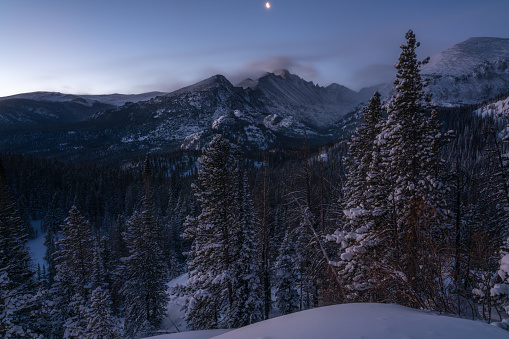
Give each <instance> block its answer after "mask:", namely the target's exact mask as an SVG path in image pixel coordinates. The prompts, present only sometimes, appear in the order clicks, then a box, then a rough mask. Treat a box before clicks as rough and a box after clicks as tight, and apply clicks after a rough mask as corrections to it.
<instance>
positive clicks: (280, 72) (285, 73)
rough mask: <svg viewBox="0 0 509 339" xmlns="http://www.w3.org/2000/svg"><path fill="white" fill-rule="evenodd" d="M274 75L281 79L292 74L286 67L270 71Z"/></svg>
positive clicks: (287, 77)
mask: <svg viewBox="0 0 509 339" xmlns="http://www.w3.org/2000/svg"><path fill="white" fill-rule="evenodd" d="M272 73H273V74H274V75H277V76H279V77H281V78H283V79H289V78H290V76H291V75H292V74H291V73H290V71H289V70H287V69H277V70H275V71H274V72H272Z"/></svg>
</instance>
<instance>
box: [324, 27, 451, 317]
mask: <svg viewBox="0 0 509 339" xmlns="http://www.w3.org/2000/svg"><path fill="white" fill-rule="evenodd" d="M405 38H406V40H407V44H406V45H402V46H401V49H402V52H401V54H400V57H399V61H398V63H397V64H396V65H395V67H396V69H397V76H396V80H395V81H394V84H395V90H394V94H393V96H392V98H391V99H390V101H389V103H388V105H387V119H386V120H385V121H382V122H379V123H377V120H379V119H380V117H381V108H380V102H379V101H378V100H377V99H376V97H374V98H373V99H372V100H371V102H370V105H369V106H368V107H367V108H366V110H365V113H368V115H367V119H369V122H368V120H367V121H365V124H364V125H363V127H361V129H360V131H358V133H357V134H356V135H355V136H354V137H353V139H352V143H351V147H352V150H350V151H349V157H350V159H349V161H348V162H347V164H348V165H349V166H348V167H349V170H350V171H351V173H349V179H348V181H347V185H346V187H345V190H346V192H345V197H346V199H347V200H346V207H347V209H346V210H345V215H346V217H347V221H348V223H347V224H346V225H344V227H343V228H342V229H339V230H338V231H337V232H336V233H335V234H333V235H331V236H330V237H329V240H334V241H336V242H338V243H339V244H341V254H340V256H341V258H340V260H339V261H338V262H337V266H338V267H339V270H338V272H339V273H340V274H341V275H342V276H343V278H344V280H345V282H346V284H345V285H346V286H345V290H346V291H345V297H346V298H347V300H348V299H353V300H356V299H357V300H358V298H359V297H360V299H361V300H364V299H366V298H367V297H368V295H369V298H373V296H374V297H375V299H381V300H390V301H392V302H399V303H403V304H406V305H409V306H414V307H431V308H441V309H443V307H447V306H444V305H445V304H444V303H442V301H443V300H438V299H440V298H442V297H443V295H442V291H443V289H440V288H439V286H437V284H439V283H441V282H442V281H443V280H442V279H440V277H439V275H440V274H441V271H440V265H441V262H440V261H441V260H442V254H443V253H440V249H441V248H443V246H440V244H439V241H438V235H439V233H440V228H441V227H442V226H443V224H444V220H445V216H446V214H447V210H446V208H445V207H446V203H445V193H446V186H445V184H444V183H443V182H442V181H441V176H440V175H441V173H442V166H443V160H442V158H441V149H442V146H443V145H444V144H445V142H446V140H447V137H446V136H444V135H443V134H442V132H441V125H440V124H439V122H438V117H437V114H436V112H434V110H433V107H432V105H431V95H430V94H428V93H426V92H425V90H424V89H425V87H426V86H427V82H426V81H425V80H424V79H422V78H421V74H420V69H421V66H422V65H424V64H426V63H427V62H428V59H425V60H424V61H418V60H417V56H416V53H415V50H416V48H417V47H419V43H418V42H417V41H416V39H415V34H414V33H413V32H412V31H411V30H410V31H408V32H407V33H406V35H405ZM375 133H377V134H375ZM373 138H374V140H373ZM369 139H371V141H370V140H369ZM363 150H366V152H363ZM441 287H443V286H441ZM358 291H364V292H366V296H365V297H362V296H361V295H356V293H357V292H358ZM422 291H425V292H426V293H422ZM350 292H353V293H350ZM373 292H374V293H376V294H375V295H373ZM368 293H369V294H368ZM352 297H353V298H352ZM438 304H440V305H438Z"/></svg>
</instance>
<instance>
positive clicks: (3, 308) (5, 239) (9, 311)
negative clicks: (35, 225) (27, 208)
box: [0, 158, 35, 337]
mask: <svg viewBox="0 0 509 339" xmlns="http://www.w3.org/2000/svg"><path fill="white" fill-rule="evenodd" d="M15 206H16V204H15V202H14V201H13V199H12V198H11V196H10V194H9V186H8V183H7V177H6V174H5V170H4V167H3V163H2V159H1V158H0V335H2V337H4V336H5V337H10V336H14V337H16V336H20V337H22V336H27V337H29V334H30V327H31V325H32V324H30V323H25V322H24V321H23V320H24V319H26V318H27V317H28V314H27V313H28V311H29V310H27V307H26V303H25V302H26V301H27V300H29V299H31V298H32V297H33V294H34V292H35V289H34V288H35V281H34V272H33V271H32V270H31V268H30V265H31V259H30V255H29V253H28V248H27V245H26V243H27V234H26V228H25V226H24V224H23V222H22V220H21V219H20V217H19V216H18V215H17V212H16V208H15Z"/></svg>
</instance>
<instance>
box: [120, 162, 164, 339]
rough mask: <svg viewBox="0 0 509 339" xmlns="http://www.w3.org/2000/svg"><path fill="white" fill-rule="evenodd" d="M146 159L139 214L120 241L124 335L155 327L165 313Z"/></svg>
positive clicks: (157, 227)
mask: <svg viewBox="0 0 509 339" xmlns="http://www.w3.org/2000/svg"><path fill="white" fill-rule="evenodd" d="M150 178H151V170H150V163H149V161H148V159H146V161H145V169H144V172H143V179H144V188H145V195H144V197H143V199H142V210H141V213H138V212H135V213H134V214H133V216H132V218H131V220H129V222H128V224H127V232H126V233H125V234H124V240H125V242H126V244H127V248H128V250H129V256H128V257H125V258H122V264H121V267H120V268H119V272H120V273H119V274H120V276H121V277H122V278H123V279H124V282H123V286H122V288H121V291H120V293H121V295H122V296H123V299H124V312H123V313H124V316H125V325H124V329H125V335H126V336H127V337H129V338H132V337H135V336H137V335H139V334H142V333H143V332H147V331H153V330H157V329H158V328H159V326H160V324H161V321H162V319H163V317H164V315H165V312H166V304H167V301H168V295H167V292H166V289H167V287H166V283H167V282H168V266H167V265H166V259H165V258H164V256H163V252H162V250H161V246H160V239H161V229H160V225H159V222H158V220H157V218H156V216H155V212H154V201H153V196H152V187H151V179H150Z"/></svg>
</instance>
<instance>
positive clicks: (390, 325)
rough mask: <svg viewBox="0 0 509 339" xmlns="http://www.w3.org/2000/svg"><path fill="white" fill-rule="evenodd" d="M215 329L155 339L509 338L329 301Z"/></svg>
mask: <svg viewBox="0 0 509 339" xmlns="http://www.w3.org/2000/svg"><path fill="white" fill-rule="evenodd" d="M216 331H217V330H216ZM216 331H209V332H201V331H197V332H187V333H178V334H168V335H162V336H156V337H152V338H156V339H203V338H216V339H239V338H242V339H244V338H271V339H308V338H320V339H328V338H330V339H342V338H345V339H352V338H366V339H369V338H391V339H400V338H401V339H403V338H405V339H406V338H413V339H429V338H444V339H481V338H490V339H502V338H509V332H507V331H505V330H502V329H500V328H497V327H495V326H491V325H488V324H485V323H481V322H476V321H471V320H466V319H458V318H452V317H448V316H441V315H436V314H433V313H430V312H425V311H419V310H414V309H410V308H407V307H403V306H399V305H387V304H343V305H334V306H327V307H322V308H316V309H312V310H307V311H303V312H298V313H294V314H290V315H287V316H282V317H279V318H274V319H270V320H266V321H263V322H259V323H256V324H253V325H250V326H246V327H243V328H240V329H237V330H233V331H230V332H227V333H224V334H220V332H216Z"/></svg>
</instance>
